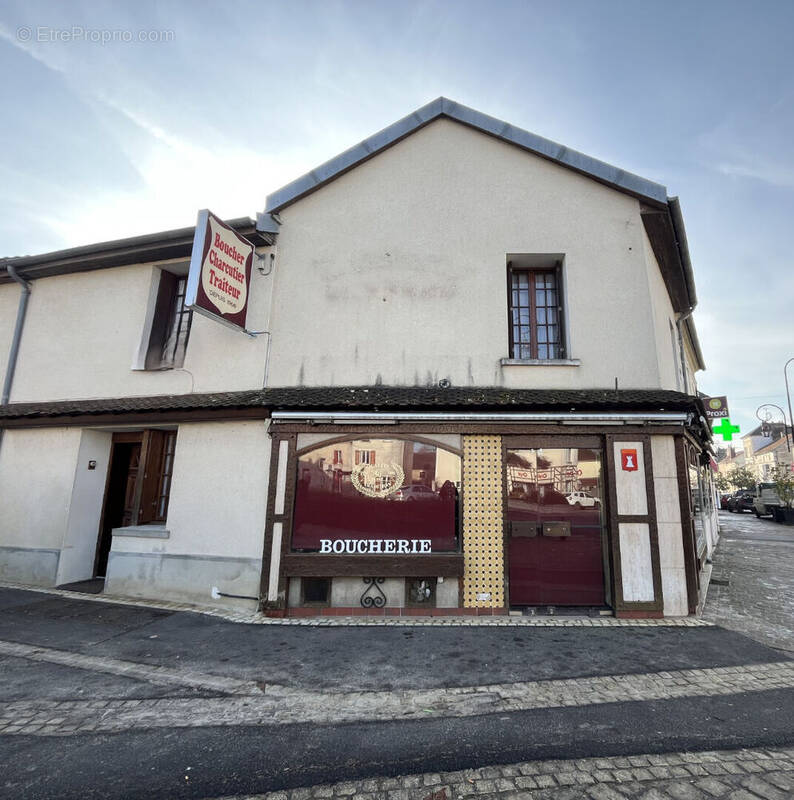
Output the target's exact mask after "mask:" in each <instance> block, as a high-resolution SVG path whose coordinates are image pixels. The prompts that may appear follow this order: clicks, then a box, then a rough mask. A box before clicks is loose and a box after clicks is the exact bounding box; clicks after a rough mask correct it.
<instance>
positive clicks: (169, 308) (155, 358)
mask: <svg viewBox="0 0 794 800" xmlns="http://www.w3.org/2000/svg"><path fill="white" fill-rule="evenodd" d="M186 291H187V273H186V272H182V271H181V270H179V271H172V270H170V269H165V268H160V267H157V268H155V274H154V277H153V280H152V287H151V289H150V296H149V308H148V311H147V315H146V321H145V322H144V331H143V337H142V343H141V348H140V350H139V354H138V356H137V357H136V363H134V364H133V369H136V370H143V371H147V372H156V371H159V370H171V369H181V368H182V366H183V364H184V363H185V356H186V354H187V348H188V343H189V341H190V332H191V329H192V325H193V310H192V309H189V308H187V307H186V306H185V294H186ZM168 351H170V352H168Z"/></svg>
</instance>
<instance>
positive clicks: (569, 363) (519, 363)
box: [499, 358, 582, 367]
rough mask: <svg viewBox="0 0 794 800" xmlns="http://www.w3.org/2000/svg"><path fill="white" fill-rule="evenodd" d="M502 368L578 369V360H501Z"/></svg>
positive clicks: (579, 364)
mask: <svg viewBox="0 0 794 800" xmlns="http://www.w3.org/2000/svg"><path fill="white" fill-rule="evenodd" d="M499 363H500V364H501V365H502V366H503V367H579V366H581V364H582V362H581V361H580V360H579V359H578V358H501V359H499Z"/></svg>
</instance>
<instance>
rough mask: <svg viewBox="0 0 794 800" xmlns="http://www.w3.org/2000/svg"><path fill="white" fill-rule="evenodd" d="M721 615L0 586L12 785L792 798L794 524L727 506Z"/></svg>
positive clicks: (552, 799) (4, 719)
mask: <svg viewBox="0 0 794 800" xmlns="http://www.w3.org/2000/svg"><path fill="white" fill-rule="evenodd" d="M721 522H722V526H723V527H722V538H721V541H720V544H719V547H718V549H717V551H716V554H715V557H714V564H713V573H712V585H711V588H710V590H709V595H708V602H707V606H706V609H705V613H704V615H703V617H702V618H697V619H686V620H670V621H664V620H639V621H626V620H615V619H612V618H601V619H599V618H586V619H566V618H564V617H557V618H554V617H552V618H548V619H538V618H531V617H505V618H491V617H488V618H462V619H460V620H456V621H449V620H445V621H444V622H440V621H439V620H438V619H436V620H433V621H431V620H430V619H428V620H425V621H423V622H422V623H421V624H414V623H412V622H410V621H407V620H405V619H395V620H390V621H388V622H386V623H384V622H383V621H382V620H381V621H379V622H377V623H376V622H374V621H373V622H367V623H362V624H358V625H355V626H347V625H344V624H340V623H339V622H337V621H336V620H332V619H329V618H325V619H324V620H323V623H322V624H316V623H309V622H307V621H305V620H300V621H298V620H284V621H281V620H270V621H268V622H267V624H258V625H249V624H240V623H235V622H232V621H227V620H224V619H221V618H219V617H217V616H208V615H205V614H201V613H192V612H185V611H175V610H171V609H169V608H168V607H167V604H161V606H162V607H159V608H157V607H145V606H143V605H139V604H136V605H132V604H122V603H118V604H117V603H109V602H106V601H104V600H103V599H97V598H95V597H88V596H86V597H80V596H76V595H74V594H70V595H69V596H66V594H65V593H57V592H49V593H48V592H43V591H32V590H22V589H18V588H11V587H6V588H0V674H2V681H0V795H2V796H3V797H14V798H55V797H57V798H152V797H169V798H171V797H174V798H230V797H238V798H240V797H251V796H265V797H268V798H272V799H273V800H276V799H277V798H278V800H299V799H300V798H314V797H318V798H319V797H352V798H356V800H364V798H366V799H367V800H375V798H386V800H452V799H453V798H455V800H458V798H466V797H469V798H475V797H477V798H514V797H515V798H518V797H521V798H542V799H543V800H563V799H569V800H574V798H589V800H608V799H610V798H611V799H612V800H615V799H616V798H625V797H629V798H635V797H636V798H640V797H641V798H647V800H659V799H660V798H661V799H662V800H664V798H675V799H676V800H698V799H699V798H707V797H712V798H715V797H716V798H722V797H726V798H735V800H752V798H770V799H772V798H774V799H777V798H781V800H784V799H785V798H789V797H791V796H792V795H794V714H792V711H794V660H792V659H791V654H792V653H794V600H792V593H791V587H792V585H794V528H791V527H784V526H781V525H776V524H774V523H772V522H770V521H768V520H757V519H755V518H754V517H753V516H751V515H749V514H748V515H745V516H739V515H735V514H727V513H724V512H723V513H722V514H721Z"/></svg>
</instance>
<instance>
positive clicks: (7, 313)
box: [0, 283, 20, 386]
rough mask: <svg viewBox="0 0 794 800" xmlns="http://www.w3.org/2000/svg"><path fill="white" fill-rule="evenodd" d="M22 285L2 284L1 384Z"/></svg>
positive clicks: (0, 305)
mask: <svg viewBox="0 0 794 800" xmlns="http://www.w3.org/2000/svg"><path fill="white" fill-rule="evenodd" d="M19 293H20V287H19V284H16V283H4V284H2V285H0V386H2V385H3V384H2V382H3V381H5V376H6V367H7V366H8V354H9V351H10V349H11V339H12V337H13V334H14V326H15V325H16V320H17V308H18V307H19Z"/></svg>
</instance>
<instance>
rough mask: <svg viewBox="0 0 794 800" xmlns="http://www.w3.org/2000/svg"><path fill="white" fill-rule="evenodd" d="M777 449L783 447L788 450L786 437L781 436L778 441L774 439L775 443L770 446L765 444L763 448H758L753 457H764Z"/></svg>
mask: <svg viewBox="0 0 794 800" xmlns="http://www.w3.org/2000/svg"><path fill="white" fill-rule="evenodd" d="M779 447H780V448H783V447H785V448H786V449H787V450H788V448H789V441H788V437H787V436H781V437H780V438H779V439H775V441H774V442H772V443H771V444H765V445H764V446H763V447H759V448H758V450H756V451H755V452H754V453H753V456H760V455H764V454H766V453H772V452H774V451H775V450H777V449H778V448H779Z"/></svg>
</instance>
